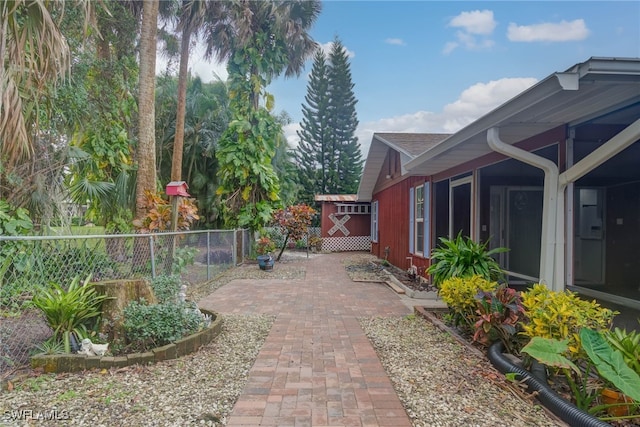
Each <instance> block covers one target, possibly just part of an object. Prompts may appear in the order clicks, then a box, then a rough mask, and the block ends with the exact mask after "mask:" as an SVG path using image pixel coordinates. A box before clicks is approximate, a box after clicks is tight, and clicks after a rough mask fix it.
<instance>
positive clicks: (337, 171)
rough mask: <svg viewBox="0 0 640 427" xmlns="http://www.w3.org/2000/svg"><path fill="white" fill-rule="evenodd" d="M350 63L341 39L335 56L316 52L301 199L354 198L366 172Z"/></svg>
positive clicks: (304, 126)
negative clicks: (328, 196)
mask: <svg viewBox="0 0 640 427" xmlns="http://www.w3.org/2000/svg"><path fill="white" fill-rule="evenodd" d="M353 87H354V84H353V83H352V80H351V71H350V66H349V58H348V56H347V52H346V49H345V48H344V46H343V45H342V43H341V42H340V40H339V39H337V38H336V39H335V40H334V42H333V46H332V49H331V52H330V54H329V57H328V58H327V57H326V56H325V55H324V53H323V52H322V51H321V50H318V51H317V52H316V55H315V57H314V63H313V68H312V70H311V76H310V78H309V84H308V85H307V95H306V97H305V101H306V105H303V107H302V112H303V119H302V123H301V130H300V131H299V132H298V136H299V138H300V146H299V150H297V151H296V162H297V164H298V168H299V169H300V174H299V183H300V185H301V186H302V187H303V191H302V193H301V199H302V200H304V201H306V202H308V203H312V202H313V197H314V195H315V194H352V193H355V192H356V191H357V189H358V183H359V179H360V174H361V173H362V164H363V160H362V154H361V153H360V147H359V145H358V139H357V137H356V136H355V131H356V128H357V127H358V118H357V115H356V108H355V107H356V103H357V100H356V99H355V96H354V93H353Z"/></svg>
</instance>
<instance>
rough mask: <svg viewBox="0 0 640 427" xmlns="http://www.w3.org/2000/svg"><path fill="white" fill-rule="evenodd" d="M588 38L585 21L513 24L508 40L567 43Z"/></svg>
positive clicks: (510, 27) (510, 26) (509, 29)
mask: <svg viewBox="0 0 640 427" xmlns="http://www.w3.org/2000/svg"><path fill="white" fill-rule="evenodd" d="M588 36H589V29H588V28H587V25H586V23H585V22H584V20H583V19H576V20H573V21H560V22H556V23H553V22H546V23H543V24H535V25H517V24H514V23H513V22H512V23H510V24H509V28H508V29H507V38H508V39H509V40H511V41H512V42H540V41H542V42H566V41H578V40H584V39H586V38H587V37H588Z"/></svg>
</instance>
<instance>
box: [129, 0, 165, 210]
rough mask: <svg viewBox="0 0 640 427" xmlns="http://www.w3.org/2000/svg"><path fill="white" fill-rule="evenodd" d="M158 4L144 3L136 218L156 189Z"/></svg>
mask: <svg viewBox="0 0 640 427" xmlns="http://www.w3.org/2000/svg"><path fill="white" fill-rule="evenodd" d="M158 7H159V0H145V1H144V2H143V6H142V28H141V31H140V95H139V98H138V126H139V127H138V152H137V160H138V175H137V177H138V178H137V181H136V212H135V213H136V215H135V217H136V218H142V217H143V216H145V215H146V212H145V209H144V206H143V205H142V204H141V203H140V201H139V199H140V197H142V196H144V191H145V190H149V191H155V189H156V138H155V83H156V38H157V31H158V23H157V21H158Z"/></svg>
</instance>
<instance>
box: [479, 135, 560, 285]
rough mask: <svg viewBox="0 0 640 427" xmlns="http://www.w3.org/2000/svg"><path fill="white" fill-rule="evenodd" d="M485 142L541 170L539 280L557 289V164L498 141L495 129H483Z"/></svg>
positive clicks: (494, 148)
mask: <svg viewBox="0 0 640 427" xmlns="http://www.w3.org/2000/svg"><path fill="white" fill-rule="evenodd" d="M487 142H488V143H489V147H491V149H492V150H493V151H496V152H498V153H501V154H504V155H505V156H509V157H511V158H514V159H516V160H520V161H521V162H524V163H526V164H528V165H531V166H533V167H536V168H538V169H542V170H543V171H544V200H543V206H542V207H543V209H542V236H541V238H540V274H539V276H540V283H543V284H545V285H546V286H547V287H549V288H550V289H552V290H561V289H563V287H564V280H563V281H561V282H556V281H555V280H554V273H555V269H554V260H555V255H556V219H557V211H558V198H557V196H558V194H557V193H558V191H557V190H558V175H559V174H558V167H557V166H556V164H555V163H553V162H552V161H551V160H548V159H545V158H543V157H540V156H537V155H535V154H533V153H530V152H528V151H525V150H522V149H520V148H518V147H514V146H513V145H509V144H506V143H505V142H503V141H501V140H500V135H499V129H498V128H496V127H492V128H490V129H489V130H488V131H487Z"/></svg>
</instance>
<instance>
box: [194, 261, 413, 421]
mask: <svg viewBox="0 0 640 427" xmlns="http://www.w3.org/2000/svg"><path fill="white" fill-rule="evenodd" d="M344 256H345V255H344V254H327V255H320V256H317V257H315V258H312V259H309V260H305V261H301V262H302V263H303V264H302V265H304V267H305V268H306V277H305V279H304V280H235V281H233V282H231V283H229V284H227V285H226V286H223V287H222V288H220V289H218V290H217V291H216V292H214V293H213V294H212V295H210V296H208V297H207V298H205V299H204V300H202V301H201V302H200V305H201V306H202V307H203V308H206V309H210V310H213V311H216V312H219V313H269V314H275V315H276V316H277V317H276V320H275V323H274V325H273V327H272V329H271V331H270V333H269V336H268V337H267V340H266V342H265V344H264V346H263V348H262V349H261V351H260V354H259V355H258V358H257V360H256V362H255V364H254V366H253V367H252V369H251V371H250V374H249V380H248V383H247V385H246V386H245V389H244V391H243V393H242V394H241V396H240V398H239V400H238V402H237V403H236V405H235V407H234V409H233V412H232V414H231V416H230V417H229V420H228V423H227V425H228V426H234V427H237V426H278V427H285V426H314V427H320V426H385V427H391V426H411V422H410V421H409V418H408V416H407V415H406V412H405V411H404V409H403V407H402V404H401V403H400V400H399V399H398V396H397V395H396V393H395V391H394V390H393V387H392V385H391V382H390V380H389V378H388V377H387V375H386V374H385V372H384V369H383V368H382V365H381V364H380V360H379V359H378V357H377V355H376V353H375V351H374V349H373V347H372V346H371V344H370V343H369V341H368V339H367V337H366V336H365V334H364V332H363V330H362V328H361V327H360V325H359V323H358V320H357V317H359V316H373V315H380V316H402V315H406V314H409V313H411V310H410V309H409V308H408V307H407V306H405V305H404V304H403V303H402V302H401V301H400V299H399V298H398V296H397V295H396V294H395V293H394V292H393V291H391V290H390V289H389V288H388V287H386V286H385V285H382V284H376V283H357V282H352V281H351V280H350V279H349V277H348V276H347V274H346V272H345V270H344V267H343V265H342V263H341V262H340V260H341V258H342V257H344ZM256 268H258V267H257V266H256ZM275 268H278V266H277V264H276V267H275Z"/></svg>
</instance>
